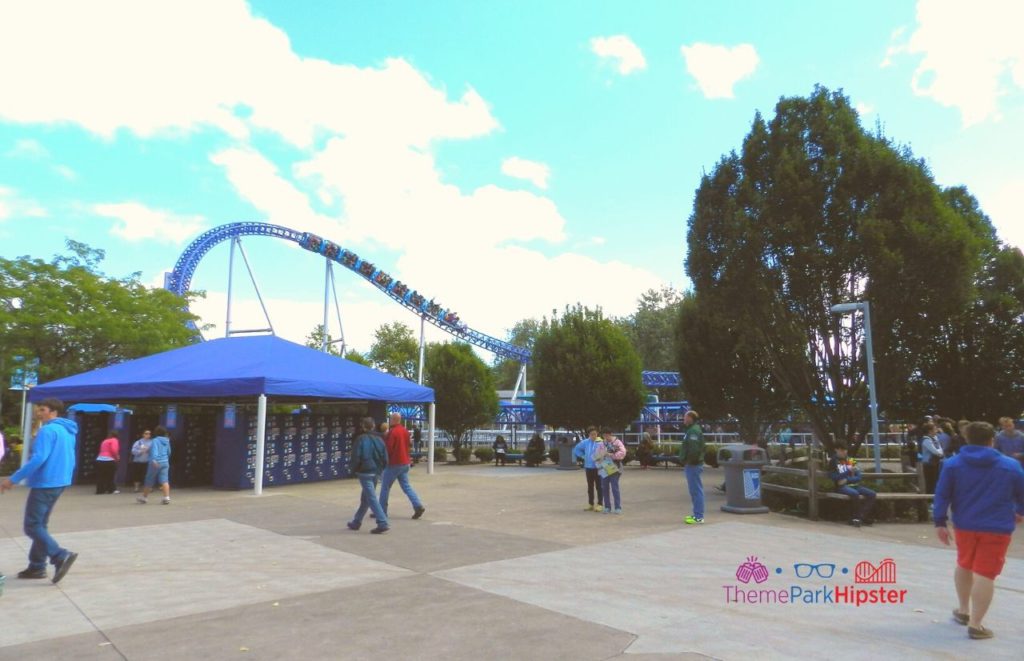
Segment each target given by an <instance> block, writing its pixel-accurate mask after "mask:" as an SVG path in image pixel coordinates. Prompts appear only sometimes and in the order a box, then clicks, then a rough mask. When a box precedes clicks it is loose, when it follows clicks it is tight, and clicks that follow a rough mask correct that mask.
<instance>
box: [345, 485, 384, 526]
mask: <svg viewBox="0 0 1024 661" xmlns="http://www.w3.org/2000/svg"><path fill="white" fill-rule="evenodd" d="M356 477H357V478H359V486H361V487H362V488H363V491H362V493H360V494H359V509H357V510H356V515H355V516H354V517H352V523H354V524H356V525H357V526H358V525H361V524H362V523H363V517H364V516H366V510H371V511H372V512H373V515H374V516H375V517H377V526H378V527H379V528H387V527H388V515H387V512H385V511H384V508H383V507H381V506H380V501H379V500H377V475H376V474H374V473H356Z"/></svg>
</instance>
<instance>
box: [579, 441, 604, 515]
mask: <svg viewBox="0 0 1024 661" xmlns="http://www.w3.org/2000/svg"><path fill="white" fill-rule="evenodd" d="M601 442H602V441H601V440H600V439H598V437H597V427H587V437H586V438H585V439H583V440H582V441H580V442H579V443H577V444H576V447H574V448H573V449H572V456H573V458H574V459H576V460H577V461H579V460H580V459H582V460H583V472H584V473H586V474H587V501H588V502H589V503H590V504H589V505H588V506H586V507H584V508H583V510H584V511H586V512H602V511H604V503H603V496H602V495H601V476H600V475H599V474H598V472H597V471H598V468H597V464H596V463H595V462H594V451H595V450H597V447H598V446H599V445H601ZM595 490H596V491H597V505H596V506H595V505H594V491H595Z"/></svg>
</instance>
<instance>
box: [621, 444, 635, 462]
mask: <svg viewBox="0 0 1024 661" xmlns="http://www.w3.org/2000/svg"><path fill="white" fill-rule="evenodd" d="M632 461H636V450H634V449H633V448H626V456H625V457H624V458H623V459H622V464H623V465H624V466H625V465H628V464H629V463H630V462H632Z"/></svg>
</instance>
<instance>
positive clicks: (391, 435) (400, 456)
mask: <svg viewBox="0 0 1024 661" xmlns="http://www.w3.org/2000/svg"><path fill="white" fill-rule="evenodd" d="M390 422H391V428H390V429H388V435H387V438H385V439H384V445H385V446H387V449H388V467H387V468H385V469H384V480H383V482H382V483H381V486H380V506H381V507H382V508H383V509H384V511H385V512H387V511H388V494H389V493H390V492H391V485H392V484H394V483H395V480H396V479H397V480H398V484H399V485H400V486H401V487H402V491H404V492H405V495H406V496H408V497H409V502H410V503H412V509H413V515H412V518H414V519H418V518H420V517H421V516H423V513H424V512H426V511H427V508H425V507H423V503H422V502H420V497H419V496H417V495H416V492H415V491H413V488H412V485H411V484H409V466H410V464H412V458H411V457H410V456H409V431H408V430H407V429H406V428H405V427H403V426H402V416H401V414H399V413H392V414H391V421H390Z"/></svg>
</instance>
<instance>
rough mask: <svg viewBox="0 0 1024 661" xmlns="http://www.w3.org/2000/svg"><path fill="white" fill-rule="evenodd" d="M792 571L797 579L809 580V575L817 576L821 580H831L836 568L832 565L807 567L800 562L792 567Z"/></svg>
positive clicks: (807, 565) (823, 564) (824, 564)
mask: <svg viewBox="0 0 1024 661" xmlns="http://www.w3.org/2000/svg"><path fill="white" fill-rule="evenodd" d="M793 571H795V572H796V577H797V578H810V577H811V574H817V575H818V576H820V577H821V578H832V575H833V574H835V573H836V566H835V565H834V564H832V563H822V564H820V565H809V564H807V563H805V562H802V563H799V564H795V565H793Z"/></svg>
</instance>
